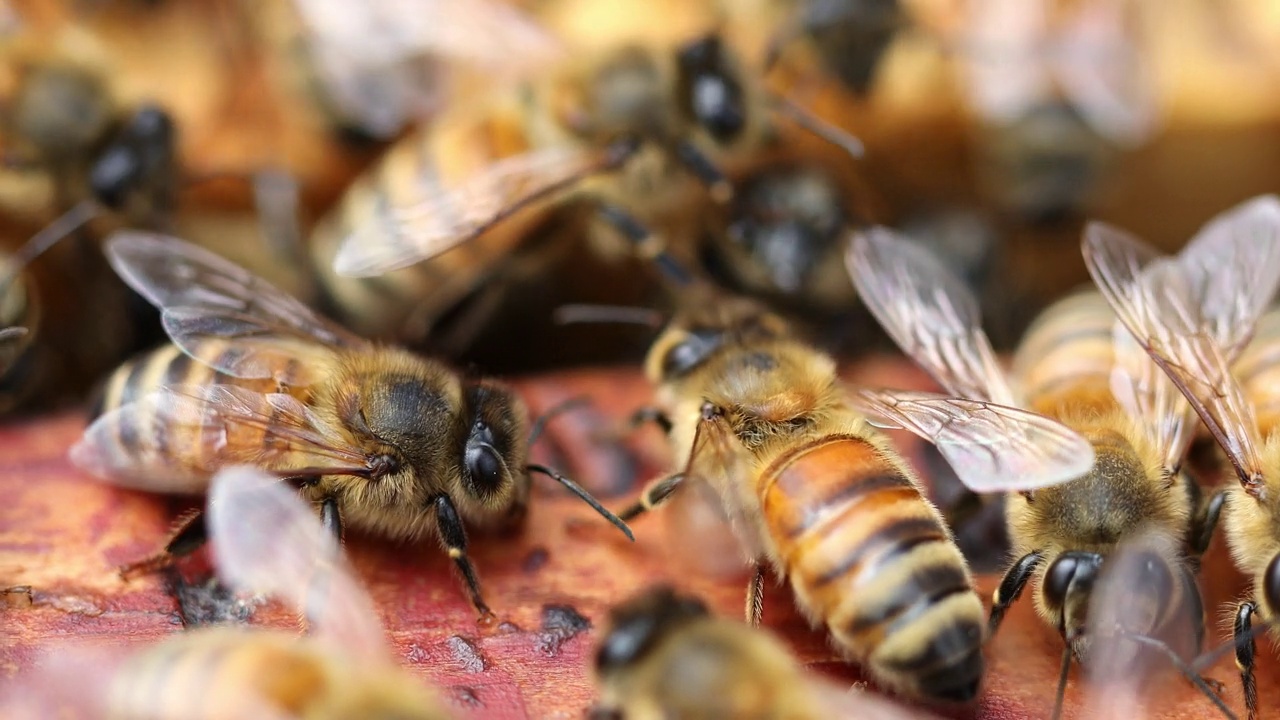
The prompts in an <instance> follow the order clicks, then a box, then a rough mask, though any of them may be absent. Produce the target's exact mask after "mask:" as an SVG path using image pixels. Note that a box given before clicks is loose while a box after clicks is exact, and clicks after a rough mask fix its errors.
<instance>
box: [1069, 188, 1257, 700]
mask: <svg viewBox="0 0 1280 720" xmlns="http://www.w3.org/2000/svg"><path fill="white" fill-rule="evenodd" d="M1083 248H1084V256H1085V263H1086V265H1087V266H1088V268H1089V272H1090V274H1091V275H1092V276H1093V278H1094V280H1096V281H1097V283H1098V286H1099V288H1101V289H1102V292H1103V294H1104V295H1105V296H1106V298H1107V300H1108V301H1109V302H1110V303H1111V305H1112V307H1114V308H1115V311H1116V314H1117V315H1118V316H1119V317H1120V319H1121V320H1122V321H1123V322H1124V324H1125V325H1126V326H1127V327H1128V328H1129V330H1131V331H1132V332H1133V335H1134V337H1136V339H1137V343H1138V344H1140V345H1141V346H1142V347H1143V348H1144V349H1145V350H1146V351H1147V352H1148V353H1149V354H1150V355H1151V357H1152V358H1153V359H1154V360H1155V363H1156V364H1157V365H1159V366H1160V368H1161V369H1162V370H1163V371H1164V372H1165V373H1167V375H1168V377H1169V379H1170V380H1172V382H1173V385H1175V386H1176V387H1177V388H1178V389H1179V390H1180V391H1181V392H1182V394H1183V395H1184V396H1185V397H1186V399H1187V400H1188V401H1189V402H1190V404H1191V407H1192V408H1193V409H1194V410H1195V411H1196V413H1197V414H1198V415H1199V416H1200V419H1201V420H1203V421H1204V423H1205V426H1206V427H1207V428H1208V429H1209V432H1210V434H1211V435H1212V436H1213V438H1214V439H1215V440H1216V441H1217V443H1218V444H1219V446H1221V448H1222V450H1223V452H1224V453H1225V454H1226V457H1227V460H1228V462H1229V463H1230V466H1231V468H1232V469H1233V470H1234V471H1235V473H1236V475H1237V477H1238V478H1239V480H1240V483H1239V485H1232V486H1230V487H1229V488H1228V489H1227V491H1226V492H1227V495H1228V498H1227V503H1226V509H1225V513H1226V515H1225V518H1224V523H1225V527H1226V535H1227V542H1228V544H1229V545H1230V547H1231V551H1232V556H1233V557H1234V558H1235V561H1236V564H1237V565H1238V566H1239V567H1240V569H1241V570H1242V571H1243V572H1245V573H1246V574H1247V575H1248V576H1249V577H1250V578H1251V579H1252V583H1253V587H1252V592H1251V596H1250V598H1249V599H1247V600H1244V601H1242V602H1241V603H1239V605H1237V607H1236V612H1235V627H1234V635H1235V648H1236V662H1237V665H1238V666H1239V667H1240V680H1241V684H1242V686H1243V688H1244V697H1245V706H1246V708H1247V710H1248V714H1249V717H1250V718H1256V717H1257V715H1258V696H1257V688H1256V685H1255V682H1254V675H1253V666H1254V653H1255V646H1254V640H1253V637H1252V628H1253V625H1254V623H1255V622H1257V620H1258V619H1261V620H1262V622H1263V624H1264V626H1265V625H1269V624H1271V623H1272V622H1273V620H1274V618H1275V617H1277V611H1280V570H1278V569H1280V561H1278V560H1277V558H1280V533H1277V531H1276V528H1277V527H1278V525H1277V523H1276V522H1275V518H1276V517H1277V515H1276V512H1277V510H1276V507H1275V502H1276V499H1275V498H1276V493H1273V492H1271V490H1270V482H1271V479H1272V478H1273V477H1274V476H1275V473H1276V472H1277V470H1276V468H1277V467H1280V457H1277V454H1276V453H1277V452H1278V450H1277V448H1280V445H1277V444H1276V443H1275V442H1273V430H1274V425H1272V424H1269V423H1270V419H1271V417H1272V412H1271V408H1272V406H1271V403H1270V398H1271V396H1272V394H1273V393H1274V390H1272V389H1271V388H1269V387H1268V385H1267V380H1268V379H1269V378H1270V372H1269V371H1270V370H1271V368H1272V366H1273V363H1272V361H1271V359H1270V357H1269V356H1270V355H1272V354H1273V353H1274V350H1273V347H1274V336H1273V335H1271V332H1272V330H1273V328H1274V327H1275V322H1276V319H1275V318H1274V317H1271V316H1267V320H1266V325H1265V326H1264V327H1265V329H1266V333H1265V334H1263V335H1261V336H1259V338H1258V339H1257V340H1256V341H1255V342H1254V343H1253V344H1252V345H1248V347H1247V349H1245V348H1246V345H1247V344H1248V343H1249V340H1250V338H1251V337H1252V336H1253V334H1254V328H1255V325H1256V324H1257V321H1258V318H1259V316H1260V315H1261V314H1262V312H1263V309H1264V308H1265V307H1266V306H1267V305H1268V304H1269V303H1270V302H1271V299H1272V297H1273V295H1274V294H1275V291H1276V287H1277V285H1278V284H1280V198H1277V197H1276V196H1274V195H1267V196H1263V197H1260V198H1255V199H1253V200H1251V201H1248V202H1246V203H1243V204H1242V205H1240V206H1237V207H1236V208H1233V209H1232V210H1230V211H1228V212H1226V213H1224V214H1222V215H1220V216H1218V217H1217V218H1215V219H1214V220H1213V221H1211V222H1210V223H1209V224H1208V225H1206V226H1205V228H1204V229H1203V230H1201V232H1200V233H1199V234H1198V235H1197V236H1196V238H1195V239H1193V240H1192V242H1191V244H1190V245H1188V247H1187V249H1185V250H1183V252H1182V253H1181V254H1180V255H1179V256H1178V258H1177V259H1176V260H1175V261H1170V260H1168V259H1167V258H1165V257H1164V256H1162V255H1161V254H1160V253H1159V252H1157V251H1156V250H1154V249H1153V248H1151V247H1150V246H1148V245H1146V244H1145V243H1143V242H1142V241H1140V240H1138V239H1137V238H1134V237H1133V236H1131V235H1128V234H1126V233H1124V232H1122V231H1120V230H1118V229H1116V228H1113V227H1110V226H1108V225H1104V224H1102V223H1090V224H1089V225H1088V226H1087V227H1086V229H1085V234H1084V240H1083ZM1241 353H1243V354H1241ZM1237 357H1238V358H1239V368H1238V370H1237V371H1236V373H1235V374H1233V372H1232V369H1231V367H1232V362H1233V361H1234V360H1236V358H1237ZM1255 401H1256V404H1255Z"/></svg>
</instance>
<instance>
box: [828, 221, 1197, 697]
mask: <svg viewBox="0 0 1280 720" xmlns="http://www.w3.org/2000/svg"><path fill="white" fill-rule="evenodd" d="M849 271H850V273H851V274H852V276H853V279H854V284H855V285H856V286H857V288H858V291H859V293H861V295H862V298H863V300H864V302H866V304H867V306H868V307H869V308H871V311H872V312H873V313H874V314H875V315H876V317H877V318H878V319H879V320H880V322H881V323H882V324H883V325H884V326H885V329H886V330H887V331H888V332H889V334H890V336H892V337H893V338H894V340H895V341H896V342H897V343H898V345H899V346H900V347H901V348H902V350H903V351H904V352H905V353H906V354H907V355H909V356H910V357H911V358H913V359H914V360H915V361H916V362H917V363H918V364H920V366H921V367H922V368H924V370H925V371H926V372H928V373H929V374H930V375H932V376H933V378H934V379H935V380H936V381H937V382H938V383H939V384H940V385H941V386H942V387H943V388H945V389H946V390H947V391H948V392H951V393H954V394H956V395H957V396H959V397H963V398H968V399H972V400H981V401H990V402H999V403H1004V404H1014V403H1015V402H1020V403H1021V404H1022V405H1023V406H1025V407H1027V408H1030V409H1032V410H1035V411H1037V412H1039V413H1043V415H1044V416H1045V417H1046V418H1053V419H1054V420H1056V421H1058V422H1060V423H1062V424H1063V425H1065V426H1068V427H1070V428H1073V429H1074V430H1075V431H1076V432H1077V433H1079V435H1078V436H1079V437H1083V438H1084V439H1086V440H1087V443H1088V444H1089V445H1090V446H1092V451H1093V452H1092V454H1094V455H1095V456H1096V457H1097V462H1096V464H1094V465H1092V467H1090V468H1086V471H1085V472H1081V473H1079V474H1078V475H1077V476H1075V477H1074V478H1072V479H1071V480H1070V481H1069V482H1066V483H1063V484H1060V485H1057V486H1055V487H1048V488H1044V489H1041V490H1036V491H1034V492H1022V493H1018V494H1011V495H1009V496H1008V498H1007V500H1006V506H1005V507H1006V517H1007V520H1008V524H1009V534H1010V538H1011V540H1012V543H1013V550H1014V552H1015V553H1016V555H1017V556H1018V559H1017V560H1016V561H1015V562H1014V563H1013V564H1012V565H1011V566H1010V567H1009V569H1008V571H1007V572H1006V573H1005V575H1004V578H1003V580H1002V581H1001V583H1000V586H999V587H998V589H997V591H996V594H995V599H994V602H993V606H992V609H991V616H990V620H989V630H990V632H992V633H994V632H995V630H996V629H997V628H998V626H999V624H1000V622H1001V620H1002V619H1003V617H1004V614H1005V612H1006V611H1007V609H1008V608H1009V606H1010V605H1011V604H1012V603H1013V602H1014V601H1015V600H1017V598H1018V597H1019V596H1020V595H1021V594H1022V591H1023V589H1024V587H1025V586H1026V584H1027V583H1028V582H1032V581H1033V586H1034V587H1035V591H1034V597H1035V607H1036V612H1037V614H1039V615H1040V617H1041V618H1042V619H1044V621H1045V622H1046V623H1048V624H1049V625H1050V626H1051V627H1053V628H1056V629H1057V630H1058V632H1059V633H1061V634H1062V637H1063V640H1064V642H1065V644H1066V647H1065V648H1064V652H1063V666H1064V672H1063V675H1062V678H1063V682H1064V683H1065V680H1066V677H1067V676H1066V667H1067V665H1068V664H1069V663H1070V661H1071V658H1072V657H1073V656H1074V657H1075V658H1076V659H1077V660H1079V661H1080V662H1081V663H1084V664H1086V665H1087V664H1088V663H1089V662H1090V650H1091V648H1090V644H1091V642H1092V638H1091V637H1089V635H1088V632H1087V622H1088V619H1089V608H1090V603H1089V598H1090V593H1091V590H1092V587H1093V585H1094V584H1095V582H1096V580H1097V575H1098V572H1099V570H1100V568H1102V567H1104V564H1105V563H1106V561H1107V557H1108V556H1109V555H1110V554H1111V553H1112V552H1113V551H1114V550H1115V547H1116V545H1117V544H1118V543H1120V542H1121V541H1123V540H1124V539H1125V538H1126V537H1128V536H1129V534H1130V533H1133V532H1137V531H1149V532H1158V533H1161V534H1163V535H1166V536H1167V537H1169V538H1172V539H1174V540H1175V541H1177V542H1178V543H1186V544H1187V545H1188V546H1189V549H1190V552H1191V553H1193V554H1194V555H1196V556H1198V555H1199V554H1200V553H1202V552H1203V551H1204V549H1205V547H1206V546H1207V544H1208V540H1209V537H1210V535H1211V533H1212V529H1213V526H1214V524H1215V523H1216V521H1217V515H1218V511H1219V510H1220V508H1221V503H1222V497H1221V496H1218V497H1216V498H1215V500H1214V501H1213V502H1212V503H1211V504H1210V505H1207V506H1204V507H1201V502H1200V492H1199V487H1198V486H1197V485H1196V484H1195V482H1194V481H1193V480H1192V479H1191V478H1190V477H1189V476H1187V475H1186V474H1184V473H1180V472H1179V467H1180V465H1181V460H1182V456H1183V455H1184V454H1185V452H1186V445H1187V441H1188V440H1189V430H1188V426H1189V424H1190V423H1189V417H1188V415H1189V413H1188V409H1187V407H1186V404H1185V403H1183V402H1182V401H1181V398H1180V397H1179V396H1178V393H1177V392H1176V391H1175V390H1174V388H1173V386H1172V384H1170V383H1168V382H1166V381H1165V379H1164V378H1163V376H1162V375H1161V373H1160V371H1159V370H1158V369H1157V368H1156V367H1155V365H1154V364H1153V363H1152V362H1151V361H1150V360H1149V359H1148V358H1147V357H1146V355H1145V354H1144V353H1142V351H1141V350H1140V349H1138V348H1137V347H1136V345H1135V344H1134V343H1133V342H1131V341H1130V340H1129V337H1128V334H1127V332H1126V331H1125V329H1124V327H1123V326H1122V325H1120V324H1119V323H1118V321H1117V320H1116V318H1115V315H1114V313H1112V312H1111V310H1110V308H1109V307H1108V306H1107V303H1106V301H1105V300H1104V299H1103V298H1102V297H1101V296H1100V295H1099V294H1097V293H1086V294H1077V295H1073V296H1070V297H1068V298H1067V299H1065V300H1062V301H1060V302H1059V303H1057V304H1056V305H1054V306H1051V307H1050V308H1049V309H1048V310H1046V311H1045V312H1044V313H1043V314H1042V315H1041V317H1040V318H1039V319H1038V321H1037V322H1036V323H1035V324H1034V325H1033V326H1032V328H1031V329H1030V330H1029V331H1028V333H1027V335H1026V337H1025V338H1024V339H1023V342H1022V344H1021V345H1020V347H1019V348H1018V351H1017V353H1016V355H1015V360H1014V368H1015V375H1016V377H1017V380H1018V381H1019V382H1018V387H1019V388H1020V389H1021V391H1022V396H1021V398H1019V399H1015V398H1016V396H1015V394H1014V390H1013V386H1012V385H1011V384H1010V382H1009V380H1008V379H1006V377H1005V375H1004V372H1003V371H1002V370H1001V368H1000V364H999V362H998V360H997V359H996V356H995V353H994V351H993V350H992V349H991V346H990V343H989V342H988V341H987V337H986V334H985V333H983V331H982V329H981V321H980V318H979V314H978V309H977V301H976V299H975V298H974V297H973V295H972V293H971V292H970V291H969V290H968V288H967V287H965V285H964V283H963V282H961V281H960V280H959V279H958V278H957V277H955V276H954V275H953V274H952V273H951V272H950V271H949V270H947V269H946V268H945V267H944V266H943V265H942V264H941V263H940V262H939V261H938V260H937V259H936V258H934V257H933V256H931V255H930V254H929V253H928V252H927V251H925V250H923V249H922V248H920V247H918V246H917V245H915V244H913V243H912V242H911V241H910V240H909V239H907V238H905V237H902V236H899V235H897V234H895V233H893V232H892V231H889V230H886V229H883V228H876V229H873V230H870V231H867V232H865V233H861V234H859V235H858V236H856V238H855V240H854V241H853V243H852V245H851V247H850V253H849ZM1173 560H1174V562H1172V563H1171V564H1170V565H1169V566H1168V567H1165V568H1163V569H1161V573H1162V576H1167V578H1168V580H1169V581H1168V582H1167V583H1165V586H1161V587H1148V588H1134V589H1133V592H1134V594H1135V597H1136V596H1138V595H1141V594H1142V593H1146V592H1152V593H1155V594H1154V595H1152V596H1151V597H1149V598H1145V599H1144V601H1148V602H1151V603H1153V604H1155V605H1156V606H1157V607H1159V608H1161V614H1162V617H1167V618H1168V619H1169V620H1168V621H1169V622H1174V621H1177V622H1181V621H1182V619H1183V618H1186V617H1193V618H1195V623H1194V636H1195V640H1196V644H1195V647H1194V648H1192V650H1191V654H1192V655H1194V654H1195V653H1196V652H1198V651H1199V642H1200V640H1201V639H1202V638H1203V633H1204V627H1203V603H1202V600H1201V598H1200V593H1199V589H1198V587H1197V585H1196V581H1195V576H1194V573H1195V569H1196V564H1195V562H1194V561H1193V560H1192V559H1191V558H1189V557H1186V556H1185V555H1177V556H1175V557H1174V558H1173ZM1188 609H1189V610H1188ZM1162 622H1163V621H1162ZM1161 627H1164V626H1163V625H1162V626H1161ZM1162 635H1163V633H1162ZM1189 675H1190V676H1191V677H1192V678H1193V679H1194V680H1195V681H1196V682H1197V684H1198V686H1199V687H1200V688H1201V689H1202V690H1203V691H1204V692H1205V693H1206V694H1208V695H1210V696H1211V697H1214V696H1213V694H1212V693H1211V692H1210V691H1209V689H1208V687H1207V686H1206V685H1205V684H1204V682H1203V681H1202V680H1200V678H1199V677H1198V676H1197V675H1195V673H1189ZM1059 699H1060V698H1059ZM1215 699H1216V698H1215ZM1059 709H1060V708H1059ZM1057 710H1058V709H1056V710H1055V712H1056V711H1057Z"/></svg>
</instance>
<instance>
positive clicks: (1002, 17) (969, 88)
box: [960, 0, 1051, 123]
mask: <svg viewBox="0 0 1280 720" xmlns="http://www.w3.org/2000/svg"><path fill="white" fill-rule="evenodd" d="M965 20H966V22H965V26H964V29H963V30H962V31H961V32H962V36H961V37H962V43H963V45H962V47H961V48H960V50H961V53H962V55H961V57H962V61H961V64H960V71H961V86H962V87H963V89H964V91H965V94H966V95H967V96H968V101H969V104H970V106H971V107H972V108H973V110H975V111H976V112H977V113H978V115H980V116H981V117H983V118H985V119H987V120H989V121H992V122H997V123H1009V122H1013V121H1014V120H1017V119H1018V118H1020V117H1022V116H1023V115H1024V114H1026V112H1027V111H1028V110H1029V109H1030V108H1031V106H1033V105H1034V104H1035V103H1037V102H1039V101H1040V100H1041V99H1042V98H1044V97H1046V96H1047V95H1048V94H1049V93H1050V90H1051V85H1050V77H1049V71H1048V67H1047V65H1046V64H1045V62H1044V59H1043V53H1042V51H1041V46H1042V45H1043V43H1044V37H1045V34H1046V28H1047V25H1048V6H1047V4H1046V2H1044V0H975V1H973V2H970V3H969V5H968V13H967V16H966V18H965Z"/></svg>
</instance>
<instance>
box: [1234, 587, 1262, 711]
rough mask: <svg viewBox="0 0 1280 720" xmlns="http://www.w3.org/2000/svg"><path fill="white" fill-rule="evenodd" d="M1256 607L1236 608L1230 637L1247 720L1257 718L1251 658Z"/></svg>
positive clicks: (1256, 690) (1240, 605) (1256, 693)
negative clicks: (1233, 640) (1232, 642)
mask: <svg viewBox="0 0 1280 720" xmlns="http://www.w3.org/2000/svg"><path fill="white" fill-rule="evenodd" d="M1257 610H1258V606H1257V605H1254V604H1253V603H1251V602H1242V603H1240V604H1239V605H1238V606H1237V607H1236V622H1235V632H1234V633H1233V635H1232V637H1233V638H1234V639H1235V643H1236V667H1237V668H1239V669H1240V686H1241V688H1243V689H1244V707H1245V710H1246V711H1247V712H1248V714H1249V720H1257V717H1258V684H1257V681H1255V680H1254V677H1253V657H1254V653H1255V652H1256V651H1257V645H1256V644H1255V643H1254V641H1253V635H1252V633H1251V631H1252V630H1253V614H1254V613H1255V612H1257Z"/></svg>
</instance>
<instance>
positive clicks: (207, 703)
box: [19, 467, 449, 720]
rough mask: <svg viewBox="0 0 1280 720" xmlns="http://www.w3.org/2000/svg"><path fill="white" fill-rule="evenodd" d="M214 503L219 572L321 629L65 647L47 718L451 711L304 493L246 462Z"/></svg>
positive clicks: (339, 716) (223, 476)
mask: <svg viewBox="0 0 1280 720" xmlns="http://www.w3.org/2000/svg"><path fill="white" fill-rule="evenodd" d="M209 501H210V502H209V517H210V524H211V530H212V543H211V545H212V549H213V554H214V557H215V559H216V563H217V567H218V572H219V574H220V575H221V576H222V577H223V578H224V579H225V580H228V581H231V583H232V584H233V585H234V586H235V587H237V589H240V590H244V591H248V592H254V593H267V594H272V595H277V596H279V597H281V598H282V599H286V600H288V601H290V602H291V603H292V604H294V605H295V606H296V607H297V608H298V610H299V611H302V612H309V615H308V619H309V630H310V631H311V634H310V635H309V636H307V637H298V636H297V635H296V634H294V633H291V632H288V631H285V630H279V629H265V628H243V627H241V628H232V627H225V626H223V627H211V628H202V629H200V630H194V631H191V632H185V633H181V634H178V635H175V636H174V637H172V638H170V639H168V640H165V641H162V642H160V643H158V644H156V645H154V646H151V647H148V648H145V649H143V650H141V651H139V652H137V653H136V654H134V655H133V656H131V657H129V658H128V659H127V660H125V661H124V662H122V663H118V664H117V663H116V662H114V661H112V660H110V659H104V660H105V662H97V663H90V662H89V661H88V660H87V659H79V660H78V661H77V659H76V658H75V657H74V650H70V651H68V650H66V649H65V648H64V649H63V652H62V653H59V656H54V657H52V658H49V659H48V664H51V665H52V666H53V669H52V670H49V671H46V672H45V677H47V679H48V680H49V681H50V682H49V683H48V684H46V685H45V686H44V687H40V686H35V687H34V688H33V690H32V691H30V692H29V693H28V694H30V695H36V694H40V695H46V694H47V695H49V696H50V697H48V698H45V697H33V698H29V699H28V704H31V702H32V701H34V703H35V704H37V705H38V706H40V709H41V710H43V711H44V714H42V715H39V716H40V717H53V716H55V715H57V716H58V717H66V716H65V715H62V714H58V713H59V712H66V711H67V710H69V709H71V708H77V707H78V709H81V710H84V711H85V714H84V715H76V717H112V718H128V719H130V720H141V719H142V718H158V717H163V718H169V719H170V720H196V719H197V718H199V719H202V720H235V719H239V718H264V719H268V720H287V719H288V718H321V719H325V720H355V719H356V718H386V719H391V718H403V719H406V720H407V719H409V718H417V719H419V720H443V719H444V718H446V717H448V716H449V715H448V713H447V712H446V711H445V710H444V708H443V706H442V705H441V703H440V701H439V700H438V699H437V698H436V697H435V696H434V694H433V693H432V692H431V691H430V690H428V688H426V687H425V686H423V685H422V683H421V682H420V681H419V680H417V679H416V678H414V677H413V676H412V675H410V674H409V673H408V672H406V671H405V670H404V669H402V668H400V667H399V666H397V665H396V663H395V661H394V660H393V658H392V655H391V653H390V651H389V649H388V648H387V647H386V642H385V640H384V636H383V632H382V628H381V626H380V624H379V623H378V619H377V617H378V616H377V611H376V609H375V608H374V605H373V603H372V601H371V600H370V598H369V597H368V596H367V595H366V594H365V592H364V591H363V590H362V589H361V587H360V585H359V583H358V581H357V580H356V578H355V576H354V574H353V573H352V571H351V570H350V568H349V567H348V566H347V565H346V563H345V562H344V561H343V558H342V552H341V550H340V549H339V547H338V545H337V543H336V542H335V541H334V539H333V537H332V536H330V535H328V534H326V533H324V532H323V531H322V530H321V529H320V528H319V526H317V524H316V522H315V516H314V514H313V513H312V512H311V509H310V508H309V507H307V505H306V504H305V503H303V502H302V501H301V500H300V499H299V498H298V497H297V495H296V494H295V493H293V492H291V491H290V490H289V489H287V488H285V487H281V486H280V484H279V479H278V478H275V477H273V476H271V475H269V474H267V473H264V472H262V471H259V470H255V469H252V468H245V467H241V468H231V469H227V470H223V471H221V472H219V473H218V474H217V475H216V476H215V477H214V478H213V480H212V481H211V483H210V493H209ZM319 574H323V580H324V583H323V586H324V589H325V593H324V599H325V602H324V605H323V609H322V611H321V612H319V613H315V612H310V611H312V610H313V607H314V606H313V605H311V604H309V603H308V602H307V600H308V599H311V598H314V595H312V594H311V593H312V592H314V591H313V590H312V588H314V587H315V585H316V583H315V582H314V580H315V579H316V578H317V575H319ZM64 654H70V655H72V659H70V660H68V659H67V658H65V657H62V655H64ZM91 657H92V656H91V655H88V654H86V656H85V658H91ZM77 662H78V663H79V666H78V665H77ZM81 666H82V667H81ZM60 671H61V672H60ZM55 693H56V695H57V696H56V697H54V695H55ZM19 707H21V706H19ZM19 716H20V717H21V715H19Z"/></svg>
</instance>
